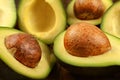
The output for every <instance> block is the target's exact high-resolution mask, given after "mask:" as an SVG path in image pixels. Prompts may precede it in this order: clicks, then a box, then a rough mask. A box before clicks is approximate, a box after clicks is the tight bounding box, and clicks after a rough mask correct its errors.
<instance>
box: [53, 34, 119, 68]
mask: <svg viewBox="0 0 120 80" xmlns="http://www.w3.org/2000/svg"><path fill="white" fill-rule="evenodd" d="M64 34H65V32H63V33H62V34H60V35H59V36H58V37H57V38H56V40H55V42H54V53H55V56H56V57H57V58H58V59H59V60H61V61H62V62H64V63H66V64H69V65H72V66H79V67H104V66H111V65H120V39H118V38H116V37H113V36H111V35H108V34H106V35H107V37H108V39H109V40H110V43H111V46H112V49H111V50H110V51H108V52H106V53H104V54H102V55H98V56H89V57H76V56H72V55H71V54H69V53H68V52H67V51H66V49H65V47H64Z"/></svg>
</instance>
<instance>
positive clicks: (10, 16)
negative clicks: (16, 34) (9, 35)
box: [0, 0, 16, 27]
mask: <svg viewBox="0 0 120 80" xmlns="http://www.w3.org/2000/svg"><path fill="white" fill-rule="evenodd" d="M15 23H16V7H15V1H14V0H4V1H3V0H0V26H3V27H6V26H7V27H14V25H15Z"/></svg>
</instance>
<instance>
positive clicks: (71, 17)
mask: <svg viewBox="0 0 120 80" xmlns="http://www.w3.org/2000/svg"><path fill="white" fill-rule="evenodd" d="M75 1H76V0H71V2H70V3H69V4H68V6H67V15H68V16H67V17H68V19H67V22H68V24H69V25H71V24H73V23H77V22H82V21H85V22H88V23H91V24H94V25H98V24H100V23H101V17H100V18H98V19H90V20H84V19H78V18H77V17H76V16H75V12H74V3H75ZM102 2H103V5H104V7H105V11H106V10H107V9H108V8H109V7H110V6H111V5H112V4H113V2H112V0H102ZM105 11H104V12H105Z"/></svg>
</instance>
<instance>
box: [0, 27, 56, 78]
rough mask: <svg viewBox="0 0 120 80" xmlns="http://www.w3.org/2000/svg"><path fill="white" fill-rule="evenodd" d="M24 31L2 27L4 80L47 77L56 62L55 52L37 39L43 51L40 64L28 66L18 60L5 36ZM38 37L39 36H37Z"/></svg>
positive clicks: (0, 71) (0, 48) (0, 63)
mask: <svg viewBox="0 0 120 80" xmlns="http://www.w3.org/2000/svg"><path fill="white" fill-rule="evenodd" d="M18 33H23V32H21V31H19V30H16V29H11V28H2V27H1V28H0V34H1V35H0V40H1V41H0V45H1V46H0V59H1V60H0V77H1V78H2V79H4V80H21V79H29V78H32V79H44V78H46V77H47V76H48V75H49V73H50V71H51V70H52V67H53V65H54V62H55V58H54V56H53V54H52V53H51V52H50V50H49V48H48V47H47V45H45V44H44V43H43V42H41V41H40V40H37V41H38V43H39V45H40V47H41V51H42V53H41V54H42V56H41V59H40V61H39V62H38V65H37V66H36V67H34V68H30V67H27V66H25V65H23V64H21V63H20V62H19V61H18V60H16V59H15V58H14V57H13V55H12V54H11V53H10V52H9V50H8V49H7V48H6V45H5V38H6V37H7V36H9V35H12V34H18ZM36 39H37V38H36Z"/></svg>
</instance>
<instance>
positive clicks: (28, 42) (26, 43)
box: [5, 33, 41, 68]
mask: <svg viewBox="0 0 120 80" xmlns="http://www.w3.org/2000/svg"><path fill="white" fill-rule="evenodd" d="M5 45H6V48H7V49H8V50H9V51H10V53H12V55H13V56H14V57H15V59H17V60H18V61H19V62H21V63H22V64H23V65H25V66H27V67H30V68H34V67H35V66H37V63H38V62H39V61H40V58H41V48H40V46H39V43H38V42H37V40H36V39H35V38H34V37H33V36H32V35H30V34H26V33H18V34H13V35H10V36H7V37H6V38H5Z"/></svg>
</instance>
